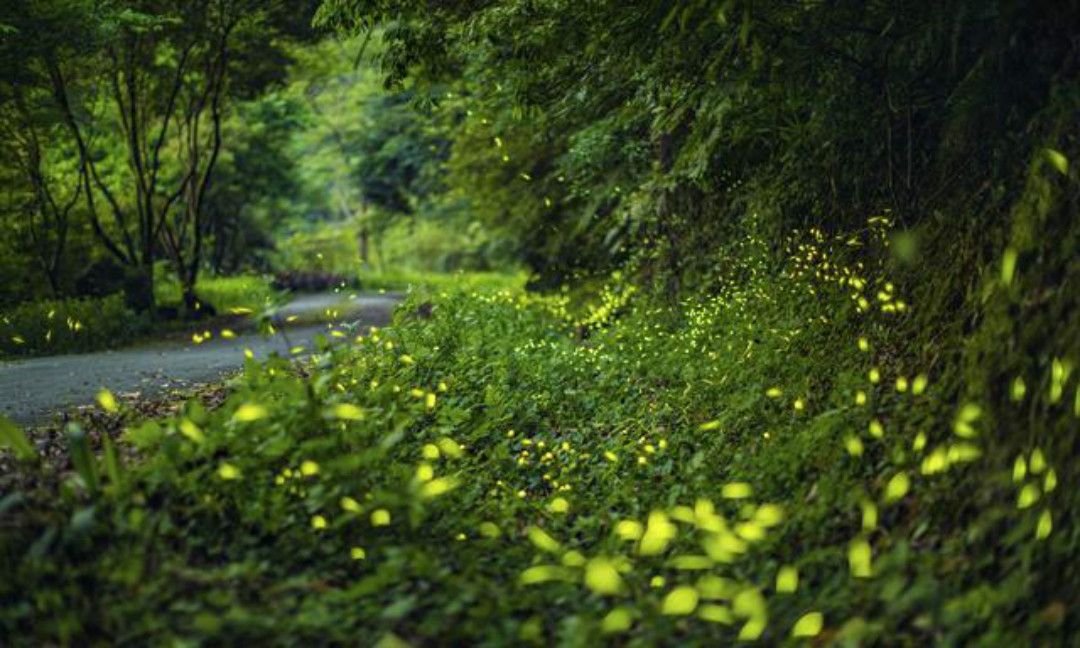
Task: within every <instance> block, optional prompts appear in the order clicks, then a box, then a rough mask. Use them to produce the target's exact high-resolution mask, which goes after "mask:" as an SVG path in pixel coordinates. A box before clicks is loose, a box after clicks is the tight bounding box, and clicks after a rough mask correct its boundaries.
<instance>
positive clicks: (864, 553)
mask: <svg viewBox="0 0 1080 648" xmlns="http://www.w3.org/2000/svg"><path fill="white" fill-rule="evenodd" d="M871 560H872V553H871V550H870V543H869V542H867V541H866V540H865V539H864V538H856V539H855V540H852V542H851V544H850V545H848V567H849V568H850V569H851V575H852V576H854V577H855V578H870V577H871V576H873V575H874V573H873V567H872V565H871Z"/></svg>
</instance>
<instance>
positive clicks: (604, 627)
mask: <svg viewBox="0 0 1080 648" xmlns="http://www.w3.org/2000/svg"><path fill="white" fill-rule="evenodd" d="M633 622H634V615H633V613H631V611H630V609H629V608H627V607H617V608H615V609H614V610H612V611H611V612H608V613H607V614H606V615H605V616H604V618H603V620H602V621H601V622H600V631H601V632H603V633H604V634H618V633H620V632H626V631H627V630H629V629H630V626H631V625H632V624H633Z"/></svg>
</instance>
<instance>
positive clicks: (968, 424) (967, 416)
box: [953, 403, 982, 439]
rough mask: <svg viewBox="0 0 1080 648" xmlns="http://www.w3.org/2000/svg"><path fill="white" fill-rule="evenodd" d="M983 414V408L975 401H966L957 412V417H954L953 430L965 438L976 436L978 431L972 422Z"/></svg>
mask: <svg viewBox="0 0 1080 648" xmlns="http://www.w3.org/2000/svg"><path fill="white" fill-rule="evenodd" d="M981 416H982V408H981V407H979V406H978V405H976V404H974V403H965V404H964V405H963V406H962V407H961V408H960V411H958V412H957V414H956V418H954V419H953V432H955V433H956V435H957V436H959V437H963V438H965V439H970V438H972V437H974V436H975V435H976V434H977V432H976V431H975V428H974V427H973V426H972V424H973V423H974V422H975V421H977V420H979V417H981Z"/></svg>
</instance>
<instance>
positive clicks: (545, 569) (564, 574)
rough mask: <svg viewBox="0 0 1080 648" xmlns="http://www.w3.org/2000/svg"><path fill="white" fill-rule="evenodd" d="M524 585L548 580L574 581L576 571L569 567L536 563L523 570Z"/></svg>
mask: <svg viewBox="0 0 1080 648" xmlns="http://www.w3.org/2000/svg"><path fill="white" fill-rule="evenodd" d="M520 580H521V584H522V585H535V584H537V583H546V582H548V581H572V580H574V572H573V571H572V570H571V569H570V568H568V567H559V566H557V565H536V566H534V567H529V568H528V569H526V570H525V571H523V572H521V576H520Z"/></svg>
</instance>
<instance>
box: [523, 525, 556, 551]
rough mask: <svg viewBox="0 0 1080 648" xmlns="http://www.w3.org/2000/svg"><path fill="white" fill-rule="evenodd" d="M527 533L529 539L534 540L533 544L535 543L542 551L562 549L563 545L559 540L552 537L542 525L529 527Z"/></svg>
mask: <svg viewBox="0 0 1080 648" xmlns="http://www.w3.org/2000/svg"><path fill="white" fill-rule="evenodd" d="M525 535H527V536H528V538H529V541H530V542H532V543H533V545H535V546H536V548H537V549H540V550H541V551H546V552H548V553H559V551H560V550H561V549H562V545H561V544H560V543H559V541H558V540H556V539H555V538H553V537H551V535H549V534H548V533H547V532H546V531H544V530H543V529H541V528H540V527H536V526H531V527H529V528H528V529H526V530H525Z"/></svg>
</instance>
